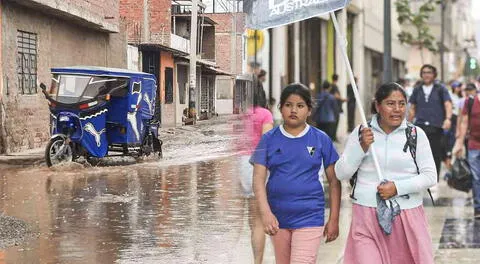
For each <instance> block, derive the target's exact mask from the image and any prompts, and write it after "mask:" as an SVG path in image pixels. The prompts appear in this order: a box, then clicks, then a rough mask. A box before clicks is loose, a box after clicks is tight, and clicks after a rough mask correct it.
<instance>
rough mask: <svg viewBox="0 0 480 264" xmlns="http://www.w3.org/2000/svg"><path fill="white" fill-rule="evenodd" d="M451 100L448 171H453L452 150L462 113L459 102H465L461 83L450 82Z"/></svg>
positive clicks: (446, 160) (447, 138) (447, 142)
mask: <svg viewBox="0 0 480 264" xmlns="http://www.w3.org/2000/svg"><path fill="white" fill-rule="evenodd" d="M450 88H451V90H450V91H449V93H450V98H451V99H452V122H451V124H452V125H451V126H450V129H449V130H448V133H447V135H446V144H447V145H446V151H447V154H446V159H445V165H446V166H447V168H448V170H450V169H451V167H452V164H451V160H452V149H453V146H454V145H455V140H456V134H457V119H458V116H459V113H460V108H459V105H460V104H459V102H460V101H464V100H462V99H463V92H462V83H461V82H459V81H451V82H450Z"/></svg>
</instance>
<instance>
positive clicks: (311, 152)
mask: <svg viewBox="0 0 480 264" xmlns="http://www.w3.org/2000/svg"><path fill="white" fill-rule="evenodd" d="M307 150H308V154H310V156H313V154H314V153H315V147H307Z"/></svg>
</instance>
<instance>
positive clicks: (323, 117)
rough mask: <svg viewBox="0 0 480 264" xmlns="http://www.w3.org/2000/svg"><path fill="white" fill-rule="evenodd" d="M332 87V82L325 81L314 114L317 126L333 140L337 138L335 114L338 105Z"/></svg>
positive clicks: (318, 95)
mask: <svg viewBox="0 0 480 264" xmlns="http://www.w3.org/2000/svg"><path fill="white" fill-rule="evenodd" d="M330 88H331V85H330V83H329V82H328V81H324V82H323V84H322V87H321V88H320V92H319V93H318V94H317V96H316V98H315V101H316V102H315V114H314V115H313V116H314V120H315V124H316V127H317V128H318V129H320V130H322V131H323V132H325V133H326V134H327V135H328V136H329V137H330V139H332V140H333V139H334V138H335V122H336V120H335V115H336V112H337V111H338V110H337V108H338V106H337V101H336V100H335V97H333V95H332V94H330Z"/></svg>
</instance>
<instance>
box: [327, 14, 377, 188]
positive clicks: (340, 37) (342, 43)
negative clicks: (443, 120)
mask: <svg viewBox="0 0 480 264" xmlns="http://www.w3.org/2000/svg"><path fill="white" fill-rule="evenodd" d="M330 17H331V18H332V21H333V26H334V27H335V31H336V32H337V34H338V42H339V43H340V50H341V52H342V55H343V59H344V62H345V65H346V66H347V72H348V76H349V77H350V83H351V84H352V88H353V89H352V90H353V93H354V94H355V100H356V101H357V106H358V109H359V110H360V116H361V118H362V123H363V126H364V127H367V126H368V123H367V118H366V117H365V111H364V110H363V104H362V100H361V99H360V93H359V92H358V88H357V84H356V82H355V79H354V75H353V71H352V66H351V65H350V60H349V59H348V56H347V41H346V39H345V37H344V36H343V35H342V32H341V31H340V27H339V26H338V21H337V16H336V15H335V12H330ZM370 150H371V153H372V157H373V163H374V164H375V169H376V170H377V173H378V179H379V180H380V181H383V179H384V178H383V175H382V171H381V170H380V165H379V163H378V158H377V153H376V152H375V148H374V144H372V145H370Z"/></svg>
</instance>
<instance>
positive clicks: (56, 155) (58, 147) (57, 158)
mask: <svg viewBox="0 0 480 264" xmlns="http://www.w3.org/2000/svg"><path fill="white" fill-rule="evenodd" d="M60 152H61V153H60ZM45 160H46V162H47V166H48V167H51V166H53V165H57V164H60V163H62V162H71V161H73V151H72V147H71V146H70V145H69V144H65V139H64V138H61V137H56V138H53V139H51V140H50V141H49V142H48V144H47V147H46V149H45Z"/></svg>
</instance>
